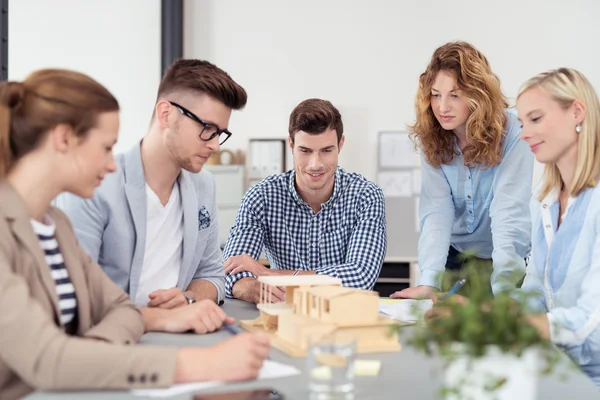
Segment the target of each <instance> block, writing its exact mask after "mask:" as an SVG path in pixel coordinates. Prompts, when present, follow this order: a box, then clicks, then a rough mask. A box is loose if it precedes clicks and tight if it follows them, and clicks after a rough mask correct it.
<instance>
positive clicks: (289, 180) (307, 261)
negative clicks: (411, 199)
mask: <svg viewBox="0 0 600 400" xmlns="http://www.w3.org/2000/svg"><path fill="white" fill-rule="evenodd" d="M294 182H295V171H294V170H290V171H288V172H285V173H283V174H277V175H272V176H269V177H267V178H265V179H264V180H262V181H261V182H259V183H257V184H256V185H254V186H253V187H251V188H250V189H249V190H248V192H247V193H246V195H245V196H244V198H243V199H242V204H241V206H240V209H239V211H238V214H237V217H236V220H235V224H234V225H233V227H232V228H231V232H230V233H229V239H228V240H227V244H226V246H225V250H224V251H223V260H227V259H228V258H229V257H232V256H237V255H241V254H248V255H249V256H250V257H252V258H254V259H255V260H257V259H258V258H259V256H260V254H261V251H262V250H263V246H264V251H265V254H266V256H267V259H268V260H269V263H270V266H271V268H273V269H280V270H281V269H285V270H302V271H316V272H317V274H325V275H329V276H334V277H337V278H340V279H341V280H342V284H343V285H344V286H350V287H356V288H362V289H371V288H373V286H374V285H375V281H376V280H377V277H378V276H379V273H380V271H381V266H382V263H383V259H384V257H385V252H386V246H387V233H386V224H385V200H384V197H383V192H382V190H381V189H380V188H379V187H378V186H377V185H375V184H374V183H373V182H369V181H368V180H366V179H365V178H364V177H362V176H361V175H359V174H356V173H349V172H346V171H345V170H344V169H343V168H340V167H338V168H337V170H336V173H335V182H334V190H333V195H332V196H331V198H330V199H329V200H327V202H325V203H323V204H322V208H321V210H320V211H319V212H318V213H315V212H314V211H313V210H312V209H311V208H310V206H309V205H308V204H307V203H306V202H305V201H304V200H302V198H300V196H299V195H298V192H296V188H295V184H294ZM246 277H255V276H254V275H253V274H252V273H250V272H241V273H238V274H236V275H234V276H232V275H227V276H226V279H225V292H226V294H227V296H228V297H233V295H232V288H233V285H234V284H235V282H237V281H238V280H240V279H242V278H246Z"/></svg>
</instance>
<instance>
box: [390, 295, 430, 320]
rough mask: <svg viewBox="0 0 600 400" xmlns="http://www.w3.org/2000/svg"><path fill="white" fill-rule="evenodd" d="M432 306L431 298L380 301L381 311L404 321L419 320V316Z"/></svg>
mask: <svg viewBox="0 0 600 400" xmlns="http://www.w3.org/2000/svg"><path fill="white" fill-rule="evenodd" d="M432 307H433V301H431V300H413V299H402V300H397V301H394V302H390V301H380V302H379V312H380V313H382V314H384V315H387V316H388V317H390V318H393V319H395V320H398V321H402V322H417V321H418V319H419V316H421V315H424V314H425V313H426V312H427V310H429V309H431V308H432Z"/></svg>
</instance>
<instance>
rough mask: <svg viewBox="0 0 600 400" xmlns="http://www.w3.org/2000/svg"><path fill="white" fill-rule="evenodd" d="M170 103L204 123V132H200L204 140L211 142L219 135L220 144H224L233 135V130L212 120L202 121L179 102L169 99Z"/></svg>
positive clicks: (190, 117)
mask: <svg viewBox="0 0 600 400" xmlns="http://www.w3.org/2000/svg"><path fill="white" fill-rule="evenodd" d="M169 103H171V104H172V105H173V106H175V108H177V109H178V110H179V112H180V113H181V114H183V115H185V116H186V117H188V118H189V119H191V120H193V121H195V122H197V123H199V124H200V125H202V132H200V139H201V140H204V141H205V142H210V141H211V140H213V139H214V138H215V137H216V136H219V139H220V140H219V145H222V144H223V143H225V142H226V141H227V139H229V138H230V137H231V132H229V131H228V130H227V129H220V128H219V127H218V126H217V125H215V124H211V123H210V122H204V121H202V120H201V119H200V118H198V117H197V116H196V115H194V113H192V112H191V111H190V110H188V109H187V108H185V107H182V106H180V105H179V104H177V103H173V102H172V101H169ZM223 134H224V135H225V136H224V137H223V136H221V135H223Z"/></svg>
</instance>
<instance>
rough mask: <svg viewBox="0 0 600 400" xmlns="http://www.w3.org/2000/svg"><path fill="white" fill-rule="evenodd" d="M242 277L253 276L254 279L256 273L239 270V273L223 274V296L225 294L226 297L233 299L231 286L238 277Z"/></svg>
mask: <svg viewBox="0 0 600 400" xmlns="http://www.w3.org/2000/svg"><path fill="white" fill-rule="evenodd" d="M243 278H254V279H256V278H257V277H256V275H254V274H253V273H252V272H247V271H244V272H240V273H239V274H235V275H226V276H225V296H227V298H228V299H234V298H235V297H233V286H234V285H235V283H236V282H237V281H239V280H240V279H243Z"/></svg>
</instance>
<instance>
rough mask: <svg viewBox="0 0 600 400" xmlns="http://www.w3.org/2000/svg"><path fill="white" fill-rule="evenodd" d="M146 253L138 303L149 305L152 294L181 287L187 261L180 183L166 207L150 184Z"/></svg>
mask: <svg viewBox="0 0 600 400" xmlns="http://www.w3.org/2000/svg"><path fill="white" fill-rule="evenodd" d="M146 198H147V214H146V251H145V253H144V264H143V267H142V275H141V277H140V283H139V287H138V290H137V293H136V295H135V301H134V302H135V304H136V305H138V306H146V305H147V304H148V302H149V301H150V298H149V297H148V295H149V294H150V293H152V292H154V291H155V290H158V289H170V288H172V287H175V286H177V280H178V279H179V271H180V269H181V262H182V258H183V207H182V204H181V196H180V193H179V184H178V183H176V184H175V185H174V186H173V190H172V191H171V197H170V198H169V201H168V202H167V204H166V205H165V206H164V207H163V205H162V204H161V202H160V200H159V198H158V196H157V195H156V193H154V191H152V189H150V187H149V186H148V184H146Z"/></svg>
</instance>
